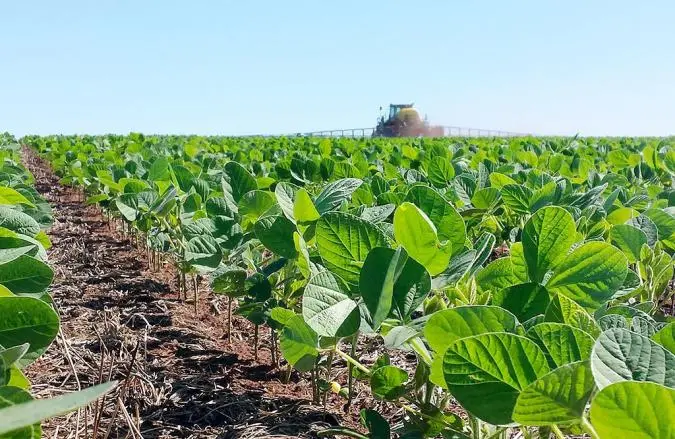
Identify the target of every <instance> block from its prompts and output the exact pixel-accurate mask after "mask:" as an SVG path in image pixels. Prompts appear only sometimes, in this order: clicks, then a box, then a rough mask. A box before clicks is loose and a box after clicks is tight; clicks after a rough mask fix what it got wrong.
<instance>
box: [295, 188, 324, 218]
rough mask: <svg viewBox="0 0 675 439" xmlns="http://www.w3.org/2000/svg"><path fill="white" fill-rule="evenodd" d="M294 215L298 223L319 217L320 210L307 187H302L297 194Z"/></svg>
mask: <svg viewBox="0 0 675 439" xmlns="http://www.w3.org/2000/svg"><path fill="white" fill-rule="evenodd" d="M293 216H294V217H295V220H296V221H297V222H298V223H310V222H313V221H316V220H318V219H319V216H320V215H319V212H318V211H317V210H316V207H314V203H313V202H312V199H311V198H310V196H309V194H308V193H307V191H306V190H305V189H300V190H298V192H296V194H295V204H294V205H293Z"/></svg>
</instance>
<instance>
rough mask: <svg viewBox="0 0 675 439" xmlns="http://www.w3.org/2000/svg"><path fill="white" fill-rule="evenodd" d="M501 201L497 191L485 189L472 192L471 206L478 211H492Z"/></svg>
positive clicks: (495, 189) (491, 188)
mask: <svg viewBox="0 0 675 439" xmlns="http://www.w3.org/2000/svg"><path fill="white" fill-rule="evenodd" d="M500 201H501V195H500V193H499V189H497V188H493V187H486V188H483V189H480V190H477V191H476V192H474V194H473V196H472V197H471V204H473V205H474V207H476V208H478V209H492V208H494V207H495V206H497V204H499V202H500Z"/></svg>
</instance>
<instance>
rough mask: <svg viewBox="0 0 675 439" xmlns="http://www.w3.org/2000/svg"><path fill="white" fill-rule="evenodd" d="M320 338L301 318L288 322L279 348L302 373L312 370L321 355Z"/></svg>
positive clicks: (294, 318) (287, 359) (296, 317)
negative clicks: (319, 349) (318, 348)
mask: <svg viewBox="0 0 675 439" xmlns="http://www.w3.org/2000/svg"><path fill="white" fill-rule="evenodd" d="M318 344H319V338H318V336H317V334H316V332H314V330H312V328H310V327H309V325H307V323H305V321H304V320H303V319H302V317H301V316H295V317H293V318H291V319H290V320H288V321H287V322H286V326H285V328H284V330H283V331H282V333H281V339H280V343H279V346H280V348H281V353H282V354H283V356H284V358H285V359H286V361H288V363H289V364H291V365H292V366H293V367H295V368H296V369H297V370H299V371H301V372H305V371H308V370H311V369H312V368H313V367H314V361H315V360H316V357H317V356H318V355H319V351H318V350H317V346H318Z"/></svg>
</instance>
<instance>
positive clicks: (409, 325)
mask: <svg viewBox="0 0 675 439" xmlns="http://www.w3.org/2000/svg"><path fill="white" fill-rule="evenodd" d="M23 140H24V141H25V142H26V143H27V144H29V145H31V146H32V147H34V148H36V149H37V150H38V151H39V153H40V154H41V155H42V156H43V157H44V158H46V159H47V160H48V161H49V162H50V163H51V164H52V166H53V168H54V169H55V171H56V172H57V173H58V174H59V175H60V176H61V177H62V181H63V183H64V184H72V185H77V186H80V187H82V188H83V189H84V191H85V193H86V196H87V201H88V202H89V203H96V204H98V205H99V206H100V207H101V208H103V209H104V210H105V211H106V212H107V214H108V215H110V216H111V217H115V218H119V219H121V220H122V221H123V222H124V224H125V229H126V230H128V231H129V232H130V233H132V234H134V235H135V236H137V237H138V239H139V242H140V243H141V244H142V245H144V246H146V247H147V249H148V251H149V253H150V259H151V261H153V264H155V263H156V261H162V260H167V259H169V260H171V261H172V262H173V263H174V264H175V266H176V267H177V272H178V273H179V276H178V277H179V285H180V286H181V290H182V291H183V294H184V296H185V297H186V298H187V297H188V295H189V294H188V292H189V291H192V293H193V298H192V300H194V301H195V306H196V304H197V301H198V300H199V295H198V290H197V282H189V279H194V278H195V276H202V277H207V278H208V279H210V282H211V288H212V290H213V292H214V293H217V294H223V295H226V296H228V297H229V298H230V301H232V300H236V301H237V303H238V306H237V308H236V310H235V312H237V313H238V314H240V315H241V316H243V317H245V318H246V319H248V320H250V321H251V322H252V323H253V324H254V325H255V327H256V331H255V334H256V335H257V334H258V328H259V327H266V328H269V330H270V331H271V333H272V334H273V342H274V343H273V344H277V343H278V346H279V349H280V351H281V354H282V356H283V358H284V359H285V361H286V363H287V364H288V365H289V367H293V368H295V369H296V370H298V371H300V372H302V373H305V376H306V377H308V379H309V380H311V382H312V384H313V389H314V397H315V400H316V401H320V400H321V398H322V396H323V394H325V393H326V392H335V393H337V394H338V395H342V396H343V397H344V398H345V399H346V400H347V401H350V400H351V398H352V396H353V388H354V385H353V383H354V382H355V381H356V380H360V381H363V382H366V383H368V385H369V387H370V389H371V392H372V396H373V397H374V398H376V399H378V400H383V401H386V402H387V403H389V404H391V405H392V406H396V407H398V408H401V409H403V410H404V411H405V413H406V416H405V417H404V418H403V419H402V420H400V421H397V422H395V423H393V424H392V425H390V424H389V423H388V422H387V421H386V420H385V419H384V418H383V417H382V416H381V415H380V414H379V413H377V412H376V411H374V410H363V411H362V422H363V424H364V428H365V429H366V430H367V431H368V433H367V434H365V435H364V434H363V433H360V432H357V431H352V430H349V429H346V428H341V429H335V430H330V431H326V432H324V433H323V434H324V435H329V434H337V433H339V434H342V435H348V436H352V437H357V438H363V437H370V438H389V437H391V436H392V435H394V434H396V435H398V437H403V438H422V437H444V438H467V437H468V438H476V439H479V438H481V439H483V438H499V437H504V438H506V437H509V435H510V434H512V433H514V432H515V431H519V432H520V434H521V435H522V437H524V438H535V437H549V436H550V435H554V436H555V437H558V438H560V437H564V436H566V435H579V434H587V435H590V436H591V437H593V438H616V437H631V438H673V437H675V430H673V422H672V419H675V339H674V333H675V323H673V318H672V316H669V314H672V312H671V311H670V309H671V308H670V307H671V304H672V301H673V297H672V296H673V287H672V284H671V282H672V278H673V252H674V251H675V217H674V215H675V190H674V189H673V176H674V175H675V148H673V144H672V142H673V141H672V140H667V139H666V140H662V139H628V138H626V139H612V138H608V139H577V138H569V139H563V138H551V139H537V138H520V139H498V138H495V139H394V140H392V139H386V140H385V139H378V140H372V139H362V140H352V139H312V138H264V139H263V138H216V137H213V138H206V137H196V136H192V137H178V136H143V135H140V134H131V135H129V136H113V135H110V136H98V137H90V136H80V137H29V138H25V139H23ZM35 230H37V229H35ZM30 257H32V258H33V259H36V260H37V258H35V257H33V256H30ZM44 287H46V285H44ZM10 289H11V288H10ZM42 291H43V289H41V290H40V291H33V288H30V291H22V292H21V293H25V294H34V293H42ZM0 300H1V299H0ZM35 300H37V299H35ZM0 303H1V302H0ZM666 311H667V312H666ZM252 342H253V343H255V344H256V345H257V337H256V339H255V340H253V341H252ZM0 344H3V345H4V343H2V339H0ZM378 344H381V345H383V346H384V349H385V350H386V352H387V353H388V354H390V355H388V354H384V355H381V356H380V357H379V358H378V359H377V361H375V362H370V363H368V364H365V363H364V362H362V361H361V360H360V357H361V356H363V355H362V354H363V353H364V350H367V349H369V347H371V346H375V345H378ZM397 351H404V352H408V353H413V354H414V356H415V358H416V363H415V365H414V370H409V369H406V368H401V367H399V366H400V365H396V364H393V363H392V361H391V360H390V358H391V357H395V356H396V352H397ZM336 362H340V363H343V364H344V363H346V364H348V365H349V369H350V374H349V379H348V380H347V382H344V380H342V382H339V383H338V382H337V381H338V380H337V379H336V375H335V372H334V370H333V369H334V367H333V366H334V365H335V364H336ZM0 401H1V399H0ZM458 405H459V407H461V409H460V410H457V409H453V410H450V408H451V407H454V408H457V406H458Z"/></svg>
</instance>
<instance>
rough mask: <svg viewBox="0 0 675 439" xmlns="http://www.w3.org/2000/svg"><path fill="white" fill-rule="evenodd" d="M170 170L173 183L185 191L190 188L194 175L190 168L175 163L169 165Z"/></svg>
mask: <svg viewBox="0 0 675 439" xmlns="http://www.w3.org/2000/svg"><path fill="white" fill-rule="evenodd" d="M171 172H172V174H173V177H174V180H175V181H174V183H175V184H177V185H178V187H179V188H180V190H181V191H183V192H185V193H187V192H189V191H190V188H191V187H192V182H193V180H194V178H195V176H194V175H192V172H190V170H189V169H188V168H186V167H185V166H181V165H176V164H172V165H171ZM120 187H121V185H120ZM120 190H121V189H120Z"/></svg>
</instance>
